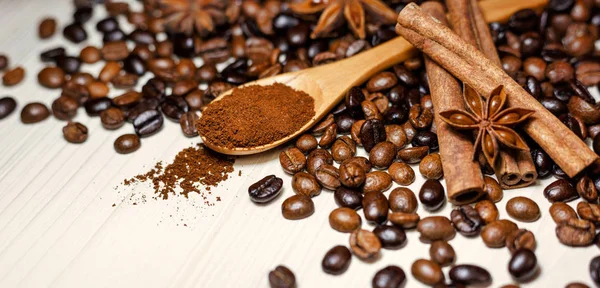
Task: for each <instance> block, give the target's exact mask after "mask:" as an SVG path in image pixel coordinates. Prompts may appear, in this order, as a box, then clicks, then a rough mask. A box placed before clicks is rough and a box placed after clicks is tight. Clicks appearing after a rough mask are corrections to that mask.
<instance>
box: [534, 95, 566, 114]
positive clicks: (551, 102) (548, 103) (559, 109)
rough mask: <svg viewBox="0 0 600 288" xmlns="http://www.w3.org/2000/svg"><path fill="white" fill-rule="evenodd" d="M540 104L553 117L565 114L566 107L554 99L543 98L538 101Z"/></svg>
mask: <svg viewBox="0 0 600 288" xmlns="http://www.w3.org/2000/svg"><path fill="white" fill-rule="evenodd" d="M540 104H542V106H544V108H546V109H547V110H548V111H550V113H552V114H554V115H561V114H563V113H565V112H567V105H565V103H563V102H562V101H560V100H558V99H556V98H543V99H542V100H540Z"/></svg>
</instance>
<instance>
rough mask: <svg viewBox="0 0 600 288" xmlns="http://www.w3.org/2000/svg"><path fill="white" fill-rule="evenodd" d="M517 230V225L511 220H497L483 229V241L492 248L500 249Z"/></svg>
mask: <svg viewBox="0 0 600 288" xmlns="http://www.w3.org/2000/svg"><path fill="white" fill-rule="evenodd" d="M517 229H518V227H517V224H515V223H513V222H512V221H510V220H506V219H501V220H496V221H494V222H491V223H488V224H487V225H485V226H484V227H483V229H481V239H482V240H483V243H484V244H485V245H486V246H488V247H490V248H500V247H503V246H504V245H505V244H506V237H507V236H508V234H510V233H511V232H512V231H514V230H517Z"/></svg>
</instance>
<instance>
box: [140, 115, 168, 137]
mask: <svg viewBox="0 0 600 288" xmlns="http://www.w3.org/2000/svg"><path fill="white" fill-rule="evenodd" d="M163 121H164V120H163V116H162V114H161V113H160V112H159V111H157V110H146V111H144V112H142V113H140V114H139V115H137V117H136V118H135V119H133V128H134V129H135V133H136V134H138V135H139V136H140V137H148V136H151V135H153V134H154V133H156V132H158V131H159V130H160V129H161V128H162V126H163Z"/></svg>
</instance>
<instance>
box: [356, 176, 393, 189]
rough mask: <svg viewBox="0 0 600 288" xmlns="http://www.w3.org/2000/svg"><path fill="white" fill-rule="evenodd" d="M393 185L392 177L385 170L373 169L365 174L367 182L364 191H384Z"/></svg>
mask: <svg viewBox="0 0 600 288" xmlns="http://www.w3.org/2000/svg"><path fill="white" fill-rule="evenodd" d="M390 187H392V177H390V174H388V173H386V172H383V171H373V172H369V173H367V174H366V175H365V184H364V185H363V187H362V191H363V193H368V192H384V191H387V190H388V189H390Z"/></svg>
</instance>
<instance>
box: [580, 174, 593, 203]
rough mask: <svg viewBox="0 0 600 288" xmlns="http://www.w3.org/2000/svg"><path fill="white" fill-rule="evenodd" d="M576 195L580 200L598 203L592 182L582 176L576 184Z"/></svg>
mask: <svg viewBox="0 0 600 288" xmlns="http://www.w3.org/2000/svg"><path fill="white" fill-rule="evenodd" d="M575 190H577V193H578V194H579V196H581V198H583V199H585V200H586V201H588V202H590V203H597V202H598V191H597V190H596V186H595V185H594V181H593V180H592V179H591V178H590V177H588V176H583V177H581V179H579V181H578V182H577V186H576V189H575Z"/></svg>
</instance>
